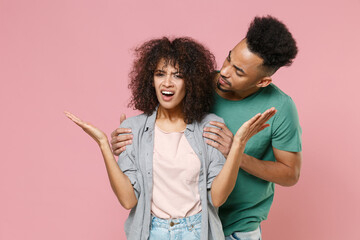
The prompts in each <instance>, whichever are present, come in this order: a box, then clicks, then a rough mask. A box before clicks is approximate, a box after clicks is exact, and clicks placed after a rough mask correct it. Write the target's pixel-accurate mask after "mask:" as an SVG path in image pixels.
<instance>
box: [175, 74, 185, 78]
mask: <svg viewBox="0 0 360 240" xmlns="http://www.w3.org/2000/svg"><path fill="white" fill-rule="evenodd" d="M175 77H176V78H183V76H182V75H180V74H176V75H175Z"/></svg>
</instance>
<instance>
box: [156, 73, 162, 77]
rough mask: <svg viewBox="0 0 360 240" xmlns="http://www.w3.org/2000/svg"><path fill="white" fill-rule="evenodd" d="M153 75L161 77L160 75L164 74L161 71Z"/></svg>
mask: <svg viewBox="0 0 360 240" xmlns="http://www.w3.org/2000/svg"><path fill="white" fill-rule="evenodd" d="M155 76H156V77H161V76H164V74H162V73H155Z"/></svg>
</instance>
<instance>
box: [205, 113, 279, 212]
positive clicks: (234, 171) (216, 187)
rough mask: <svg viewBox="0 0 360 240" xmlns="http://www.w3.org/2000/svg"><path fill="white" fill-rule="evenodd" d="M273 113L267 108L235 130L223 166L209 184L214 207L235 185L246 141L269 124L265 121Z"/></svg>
mask: <svg viewBox="0 0 360 240" xmlns="http://www.w3.org/2000/svg"><path fill="white" fill-rule="evenodd" d="M275 113H276V110H275V108H271V109H268V110H266V111H265V112H264V113H262V114H260V113H259V114H257V115H255V116H254V117H253V118H251V119H250V120H249V121H247V122H245V123H244V124H243V125H242V126H241V127H240V128H239V130H238V131H237V132H236V134H235V136H234V139H233V143H232V145H231V149H230V152H229V154H228V156H227V159H226V162H225V164H224V167H223V168H222V170H221V171H220V173H219V174H218V175H217V176H216V178H215V179H214V181H213V183H212V186H211V199H212V203H213V205H214V206H215V207H220V206H221V205H222V204H223V203H224V202H225V201H226V199H227V198H228V196H229V195H230V193H231V192H232V190H233V189H234V187H235V183H236V178H237V176H238V172H239V167H240V165H241V162H242V157H243V154H244V150H245V146H246V143H247V142H248V141H249V139H250V138H251V137H252V136H254V135H255V134H257V133H258V132H260V131H262V130H263V129H265V128H267V127H268V126H270V125H269V124H265V123H266V122H267V121H268V120H269V119H270V118H271V117H272V116H274V114H275Z"/></svg>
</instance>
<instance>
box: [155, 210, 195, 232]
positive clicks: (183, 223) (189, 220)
mask: <svg viewBox="0 0 360 240" xmlns="http://www.w3.org/2000/svg"><path fill="white" fill-rule="evenodd" d="M197 224H201V212H200V213H198V214H195V215H193V216H190V217H185V218H176V219H162V218H158V217H155V216H152V222H151V228H166V229H180V228H193V227H194V226H195V225H197Z"/></svg>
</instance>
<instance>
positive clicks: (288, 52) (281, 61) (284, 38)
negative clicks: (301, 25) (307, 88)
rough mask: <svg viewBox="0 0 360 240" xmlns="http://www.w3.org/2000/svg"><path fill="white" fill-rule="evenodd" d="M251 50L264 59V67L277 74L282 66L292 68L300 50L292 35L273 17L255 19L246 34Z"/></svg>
mask: <svg viewBox="0 0 360 240" xmlns="http://www.w3.org/2000/svg"><path fill="white" fill-rule="evenodd" d="M246 42H247V46H248V48H249V50H250V51H251V52H253V53H255V54H257V55H258V56H260V57H261V58H262V59H263V66H264V67H265V68H267V69H269V70H270V72H271V74H273V73H275V72H276V71H277V70H278V69H279V68H280V67H282V66H290V65H291V64H292V62H293V59H294V58H295V57H296V54H297V52H298V48H297V46H296V41H295V39H294V38H293V37H292V35H291V33H290V32H289V30H288V29H287V27H286V26H285V24H283V23H282V22H280V21H279V20H277V19H276V18H274V17H272V16H266V17H255V18H254V20H253V21H252V22H251V24H250V27H249V29H248V32H247V34H246Z"/></svg>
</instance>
